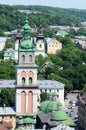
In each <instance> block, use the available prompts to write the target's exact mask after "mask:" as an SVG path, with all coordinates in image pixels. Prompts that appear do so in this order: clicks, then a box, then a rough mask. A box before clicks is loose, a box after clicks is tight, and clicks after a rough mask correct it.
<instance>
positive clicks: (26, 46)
mask: <svg viewBox="0 0 86 130" xmlns="http://www.w3.org/2000/svg"><path fill="white" fill-rule="evenodd" d="M23 29H24V30H23V41H22V42H21V44H20V46H19V51H35V47H34V45H33V44H32V43H31V40H30V34H29V33H30V26H29V25H28V20H27V18H26V21H25V25H24V26H23Z"/></svg>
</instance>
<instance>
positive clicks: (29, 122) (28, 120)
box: [23, 118, 32, 124]
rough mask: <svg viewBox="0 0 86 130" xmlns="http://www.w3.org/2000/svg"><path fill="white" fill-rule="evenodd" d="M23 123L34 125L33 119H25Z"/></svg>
mask: <svg viewBox="0 0 86 130" xmlns="http://www.w3.org/2000/svg"><path fill="white" fill-rule="evenodd" d="M23 122H24V123H25V124H31V123H32V119H31V118H25V119H23Z"/></svg>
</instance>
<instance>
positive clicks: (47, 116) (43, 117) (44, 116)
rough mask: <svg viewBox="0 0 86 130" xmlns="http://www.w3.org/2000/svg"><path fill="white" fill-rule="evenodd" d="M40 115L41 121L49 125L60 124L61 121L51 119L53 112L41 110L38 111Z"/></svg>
mask: <svg viewBox="0 0 86 130" xmlns="http://www.w3.org/2000/svg"><path fill="white" fill-rule="evenodd" d="M38 117H39V119H40V121H41V122H42V124H46V123H47V124H48V125H49V126H57V125H59V124H60V122H59V121H51V120H50V119H51V113H48V114H47V113H43V112H39V113H38Z"/></svg>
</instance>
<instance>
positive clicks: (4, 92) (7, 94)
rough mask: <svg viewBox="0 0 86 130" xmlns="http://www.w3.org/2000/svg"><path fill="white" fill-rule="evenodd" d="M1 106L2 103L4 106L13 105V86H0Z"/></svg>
mask: <svg viewBox="0 0 86 130" xmlns="http://www.w3.org/2000/svg"><path fill="white" fill-rule="evenodd" d="M0 99H1V103H0V104H1V106H2V107H3V106H4V104H5V105H6V106H8V107H9V106H10V107H12V106H14V105H15V89H14V88H2V89H1V92H0Z"/></svg>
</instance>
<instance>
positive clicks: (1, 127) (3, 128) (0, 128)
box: [0, 124, 8, 130]
mask: <svg viewBox="0 0 86 130" xmlns="http://www.w3.org/2000/svg"><path fill="white" fill-rule="evenodd" d="M0 130H8V129H7V128H5V127H4V126H3V125H2V124H0Z"/></svg>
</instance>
